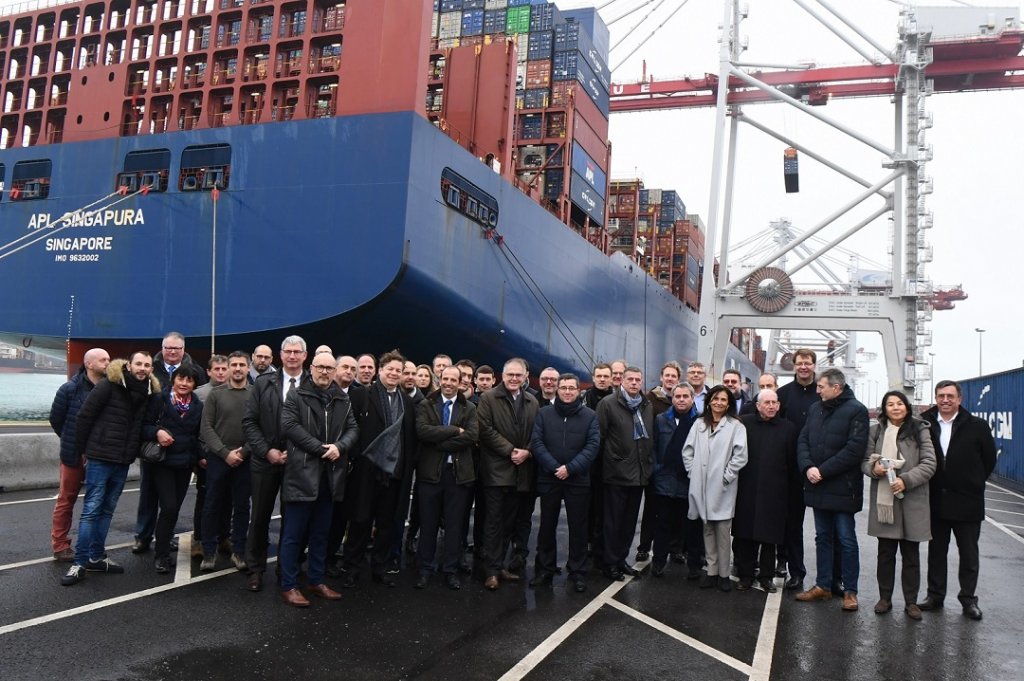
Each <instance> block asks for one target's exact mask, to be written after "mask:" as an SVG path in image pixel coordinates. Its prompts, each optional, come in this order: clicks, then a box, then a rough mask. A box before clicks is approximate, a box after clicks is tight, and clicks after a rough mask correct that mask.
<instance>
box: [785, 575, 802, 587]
mask: <svg viewBox="0 0 1024 681" xmlns="http://www.w3.org/2000/svg"><path fill="white" fill-rule="evenodd" d="M783 588H784V589H785V590H786V591H803V590H804V580H802V579H800V578H799V577H796V576H793V577H790V578H789V579H787V580H786V583H785V584H784V585H783Z"/></svg>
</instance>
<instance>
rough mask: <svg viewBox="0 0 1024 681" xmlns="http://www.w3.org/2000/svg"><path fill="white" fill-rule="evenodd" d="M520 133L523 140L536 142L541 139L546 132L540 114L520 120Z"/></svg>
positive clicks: (523, 117)
mask: <svg viewBox="0 0 1024 681" xmlns="http://www.w3.org/2000/svg"><path fill="white" fill-rule="evenodd" d="M519 123H520V132H519V136H520V137H521V138H522V139H527V140H536V139H540V138H541V133H542V132H543V131H544V126H543V120H542V117H541V116H540V115H539V114H534V115H532V116H522V117H521V118H520V119H519Z"/></svg>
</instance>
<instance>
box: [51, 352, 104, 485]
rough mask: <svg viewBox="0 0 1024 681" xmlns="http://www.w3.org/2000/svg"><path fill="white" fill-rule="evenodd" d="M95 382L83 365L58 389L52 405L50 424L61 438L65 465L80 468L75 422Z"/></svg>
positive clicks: (61, 455)
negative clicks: (76, 447) (90, 378)
mask: <svg viewBox="0 0 1024 681" xmlns="http://www.w3.org/2000/svg"><path fill="white" fill-rule="evenodd" d="M92 389H93V384H92V381H90V380H89V376H88V374H86V373H85V366H82V367H81V368H80V369H79V370H78V373H77V374H75V376H74V378H72V379H71V380H70V381H68V382H67V383H65V384H64V385H62V386H61V387H60V388H58V389H57V394H56V395H54V397H53V405H52V406H51V407H50V426H51V427H52V428H53V432H55V433H57V437H59V438H60V462H61V463H62V464H64V465H65V466H72V467H74V468H78V467H79V466H81V465H82V457H81V456H79V455H78V451H77V450H76V449H75V424H76V423H77V421H78V418H77V417H78V410H79V409H81V408H82V405H83V404H85V398H86V397H88V396H89V393H90V392H92Z"/></svg>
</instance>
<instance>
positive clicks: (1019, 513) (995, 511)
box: [988, 507, 1024, 515]
mask: <svg viewBox="0 0 1024 681" xmlns="http://www.w3.org/2000/svg"><path fill="white" fill-rule="evenodd" d="M988 512H989V513H1009V514H1011V515H1024V513H1021V512H1020V511H1007V510H1006V509H1003V508H991V507H990V508H989V509H988Z"/></svg>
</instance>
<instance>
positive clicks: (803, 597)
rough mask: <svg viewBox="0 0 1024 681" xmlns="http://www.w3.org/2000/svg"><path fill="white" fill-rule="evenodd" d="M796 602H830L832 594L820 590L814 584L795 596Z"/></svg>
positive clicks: (825, 590) (826, 590)
mask: <svg viewBox="0 0 1024 681" xmlns="http://www.w3.org/2000/svg"><path fill="white" fill-rule="evenodd" d="M796 599H797V600H798V601H804V602H807V601H830V600H832V592H831V591H829V590H828V589H822V588H821V587H820V586H818V585H817V584H815V585H814V586H812V587H811V588H810V589H808V590H807V591H801V592H800V593H798V594H797V595H796Z"/></svg>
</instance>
